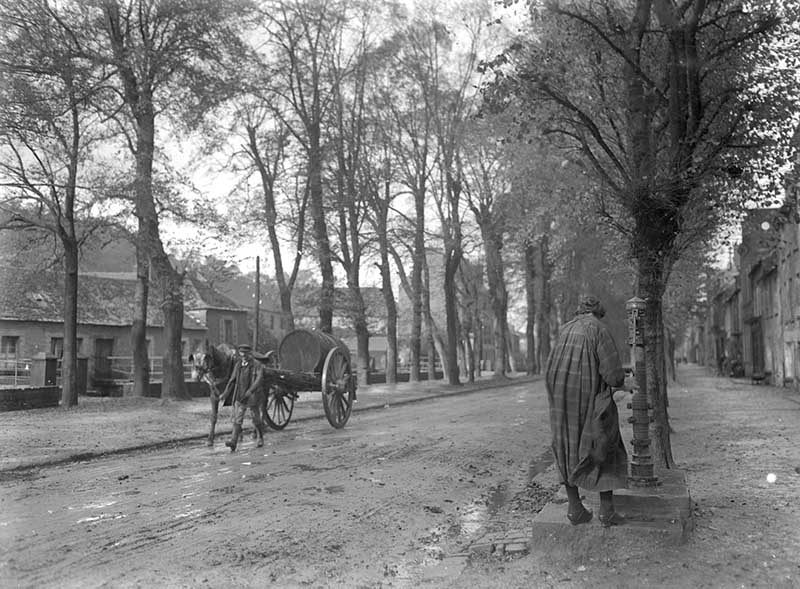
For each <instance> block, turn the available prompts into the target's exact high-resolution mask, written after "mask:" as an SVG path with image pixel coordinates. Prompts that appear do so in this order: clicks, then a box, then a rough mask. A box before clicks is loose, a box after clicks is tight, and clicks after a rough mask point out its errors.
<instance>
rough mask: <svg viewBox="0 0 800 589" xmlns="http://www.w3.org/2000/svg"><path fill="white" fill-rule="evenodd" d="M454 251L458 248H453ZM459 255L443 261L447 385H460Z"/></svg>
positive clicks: (449, 256)
mask: <svg viewBox="0 0 800 589" xmlns="http://www.w3.org/2000/svg"><path fill="white" fill-rule="evenodd" d="M454 249H455V250H457V249H458V248H457V247H455V248H454ZM459 258H460V255H459V254H458V253H457V252H456V251H451V252H450V253H449V254H448V255H447V258H446V259H445V271H444V302H445V315H446V320H447V347H446V349H445V352H446V354H445V357H446V358H447V362H446V370H447V372H446V374H447V382H448V383H449V384H461V381H460V379H459V369H458V347H459V346H458V342H459V339H460V338H459V334H460V329H459V322H458V307H457V297H458V289H457V288H456V273H457V272H458V264H459Z"/></svg>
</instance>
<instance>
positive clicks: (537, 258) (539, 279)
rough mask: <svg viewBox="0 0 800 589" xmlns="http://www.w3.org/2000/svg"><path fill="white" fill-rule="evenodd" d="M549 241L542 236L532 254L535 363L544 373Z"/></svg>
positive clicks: (547, 347) (547, 342) (547, 339)
mask: <svg viewBox="0 0 800 589" xmlns="http://www.w3.org/2000/svg"><path fill="white" fill-rule="evenodd" d="M549 253H550V239H549V237H548V235H547V234H545V235H542V236H541V237H540V238H539V240H538V242H536V248H535V254H534V278H533V283H534V297H535V300H536V312H535V313H536V320H535V322H536V352H537V358H536V363H537V365H538V366H539V368H540V370H542V371H544V367H545V366H546V365H547V358H548V357H549V356H550V312H551V302H550V273H551V268H550V262H549V261H548V256H549Z"/></svg>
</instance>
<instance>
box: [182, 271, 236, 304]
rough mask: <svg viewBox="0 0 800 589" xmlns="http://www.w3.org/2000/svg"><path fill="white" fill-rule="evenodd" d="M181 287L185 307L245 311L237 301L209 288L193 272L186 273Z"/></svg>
mask: <svg viewBox="0 0 800 589" xmlns="http://www.w3.org/2000/svg"><path fill="white" fill-rule="evenodd" d="M184 286H185V288H184V289H183V297H184V305H185V306H186V308H187V309H191V310H197V309H219V310H224V311H246V309H243V308H242V307H241V306H240V305H239V304H238V303H236V302H235V301H233V300H232V299H230V298H229V297H226V296H225V295H224V294H222V293H219V292H217V291H216V290H214V289H213V288H211V287H210V286H209V285H208V284H207V283H206V282H203V281H202V280H201V279H200V278H198V277H197V276H195V275H193V274H187V276H186V280H185V281H184Z"/></svg>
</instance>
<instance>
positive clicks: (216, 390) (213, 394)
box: [189, 340, 236, 446]
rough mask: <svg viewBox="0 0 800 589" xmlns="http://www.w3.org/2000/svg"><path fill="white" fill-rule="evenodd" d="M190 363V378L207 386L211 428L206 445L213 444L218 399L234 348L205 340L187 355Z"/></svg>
mask: <svg viewBox="0 0 800 589" xmlns="http://www.w3.org/2000/svg"><path fill="white" fill-rule="evenodd" d="M189 362H190V363H191V364H192V378H194V379H195V380H196V381H197V382H204V383H206V384H207V385H208V388H209V400H210V402H211V429H210V431H209V432H208V440H207V442H206V445H207V446H213V445H214V428H215V427H216V425H217V417H218V416H219V400H220V397H222V393H223V392H224V391H225V387H226V386H227V385H228V380H229V379H230V377H231V373H232V372H233V366H234V364H235V363H236V348H234V347H233V346H230V345H228V344H224V343H223V344H219V345H218V346H212V345H210V344H209V343H208V340H206V342H205V345H204V347H203V349H202V350H199V351H197V352H195V353H194V354H190V355H189ZM231 401H232V396H230V395H229V396H228V398H227V399H226V400H225V403H224V404H225V405H230V404H231Z"/></svg>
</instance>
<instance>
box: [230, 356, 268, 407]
mask: <svg viewBox="0 0 800 589" xmlns="http://www.w3.org/2000/svg"><path fill="white" fill-rule="evenodd" d="M231 391H232V392H233V401H234V402H235V403H244V404H246V405H251V406H253V405H258V404H259V403H260V401H261V398H262V397H263V393H264V368H263V366H262V365H261V362H259V361H258V360H256V359H255V358H251V359H250V361H249V362H248V363H247V365H246V366H245V365H244V364H243V363H242V361H241V360H238V361H237V362H236V364H235V365H234V367H233V372H231V377H230V379H229V380H228V386H226V387H225V393H224V394H223V396H224V397H227V396H228V395H229V394H230V393H231Z"/></svg>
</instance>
